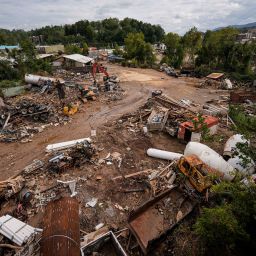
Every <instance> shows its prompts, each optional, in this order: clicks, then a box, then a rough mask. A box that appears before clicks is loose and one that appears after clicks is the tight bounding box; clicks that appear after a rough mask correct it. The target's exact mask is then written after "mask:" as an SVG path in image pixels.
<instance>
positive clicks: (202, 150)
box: [184, 142, 236, 181]
mask: <svg viewBox="0 0 256 256" xmlns="http://www.w3.org/2000/svg"><path fill="white" fill-rule="evenodd" d="M188 155H196V156H198V157H199V158H200V159H201V160H202V161H203V162H204V163H205V164H207V165H209V166H210V167H211V168H214V169H216V170H217V171H219V172H221V173H222V174H223V179H224V180H227V181H231V180H233V179H234V178H235V174H236V172H235V169H234V168H233V166H232V165H230V164H229V163H228V162H226V161H225V160H224V159H223V157H222V156H221V155H219V154H218V153H217V152H216V151H214V150H212V149H211V148H209V147H208V146H206V145H204V144H201V143H198V142H189V143H188V144H187V146H186V148H185V151H184V156H188Z"/></svg>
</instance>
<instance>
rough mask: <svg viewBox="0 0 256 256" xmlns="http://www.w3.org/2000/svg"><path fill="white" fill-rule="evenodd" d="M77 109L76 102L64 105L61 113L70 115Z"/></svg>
mask: <svg viewBox="0 0 256 256" xmlns="http://www.w3.org/2000/svg"><path fill="white" fill-rule="evenodd" d="M77 111H78V104H74V105H69V106H65V107H64V108H63V113H64V115H66V116H72V115H74V114H75V113H76V112H77Z"/></svg>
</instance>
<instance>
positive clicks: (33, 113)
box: [0, 99, 53, 142]
mask: <svg viewBox="0 0 256 256" xmlns="http://www.w3.org/2000/svg"><path fill="white" fill-rule="evenodd" d="M52 114H53V111H52V109H51V107H50V106H49V105H45V104H40V103H37V102H35V101H33V100H30V99H23V100H21V101H19V102H17V103H16V104H15V105H14V104H12V105H11V106H8V105H7V106H5V108H3V109H2V110H1V112H0V126H1V128H2V130H1V132H0V140H1V141H2V142H12V141H16V140H22V139H24V138H27V137H30V135H31V134H33V133H37V132H40V131H41V129H40V127H31V126H30V124H31V123H32V122H33V123H47V122H48V121H49V118H50V116H51V115H52Z"/></svg>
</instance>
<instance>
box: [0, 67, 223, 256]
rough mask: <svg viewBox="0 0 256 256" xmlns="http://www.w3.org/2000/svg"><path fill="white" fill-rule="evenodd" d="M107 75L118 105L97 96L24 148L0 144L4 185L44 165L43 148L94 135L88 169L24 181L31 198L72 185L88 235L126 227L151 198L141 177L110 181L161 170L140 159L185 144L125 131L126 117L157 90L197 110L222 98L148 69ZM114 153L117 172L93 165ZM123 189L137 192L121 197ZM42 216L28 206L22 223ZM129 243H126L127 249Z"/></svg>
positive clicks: (36, 222)
mask: <svg viewBox="0 0 256 256" xmlns="http://www.w3.org/2000/svg"><path fill="white" fill-rule="evenodd" d="M108 72H109V74H111V75H117V76H118V77H119V79H120V81H121V83H120V85H121V87H122V88H123V89H124V90H125V91H126V96H125V97H124V98H123V99H122V100H119V101H110V102H108V103H106V101H104V100H102V97H101V96H100V97H99V98H98V99H97V100H96V101H88V102H87V103H85V104H84V105H83V106H81V107H80V109H79V112H78V113H77V114H75V115H74V116H73V117H72V121H71V122H69V123H67V124H66V125H59V126H50V127H48V128H47V129H46V130H44V131H43V132H42V133H38V134H36V135H35V136H34V137H33V138H32V141H31V142H29V143H20V142H14V143H10V144H5V143H2V144H1V147H0V156H1V159H0V170H1V172H0V180H5V179H7V178H9V177H11V176H13V175H15V174H17V173H18V172H19V171H21V170H22V169H23V168H24V167H25V166H27V165H28V164H30V163H31V162H32V161H33V160H34V159H40V160H46V161H47V159H49V156H48V155H47V154H46V153H45V148H46V146H47V145H48V144H52V143H57V142H62V141H68V140H73V139H79V138H85V137H90V135H91V128H93V129H96V132H97V136H96V137H95V138H93V145H94V146H95V148H96V149H97V153H96V155H95V156H94V157H93V161H92V162H91V163H87V164H84V165H82V166H80V167H79V168H74V167H72V168H70V169H68V170H65V171H64V172H62V173H60V174H55V173H48V172H47V171H46V170H45V172H44V171H39V172H36V173H35V174H32V175H30V176H29V177H27V183H29V188H30V189H31V190H33V191H34V192H35V193H38V192H40V191H43V190H46V189H48V188H50V187H51V186H54V185H56V180H57V179H59V180H66V181H67V180H73V179H76V180H77V188H76V191H77V192H78V195H77V198H78V200H79V201H80V209H81V215H80V217H81V219H80V226H81V229H82V230H83V231H85V232H87V233H89V232H92V231H93V230H94V228H95V226H96V225H97V224H99V223H104V225H107V226H109V227H111V228H112V229H113V230H118V229H122V228H125V227H127V218H128V214H129V212H130V211H131V210H133V209H135V208H137V207H138V206H140V205H141V204H142V203H144V202H145V201H146V200H148V199H150V198H151V197H152V190H151V189H150V184H148V178H147V175H141V176H139V177H136V178H134V179H126V180H123V179H118V180H113V178H115V177H116V176H120V175H126V174H130V173H135V172H138V171H143V170H147V169H151V170H152V169H153V170H157V169H159V168H163V167H164V166H166V165H167V164H168V162H167V161H163V160H158V159H153V158H149V157H148V156H147V155H146V150H147V149H148V148H150V147H154V148H159V149H163V150H169V151H173V152H178V153H182V152H183V150H184V148H185V144H182V143H180V142H179V141H178V140H177V139H176V138H172V137H171V136H169V135H168V134H166V133H162V132H155V133H151V134H150V136H145V134H144V133H143V132H142V127H141V126H137V124H136V122H135V123H132V122H130V124H129V122H128V125H127V120H129V116H130V115H131V113H133V112H135V111H136V110H137V109H138V108H139V107H140V106H142V105H144V104H145V102H146V101H147V99H148V97H150V96H151V91H152V90H155V89H162V90H163V92H164V94H166V95H168V96H170V97H172V98H174V99H177V100H180V99H189V100H191V101H193V102H194V103H196V104H200V105H202V104H204V103H205V102H206V101H208V100H212V99H218V98H219V96H220V95H227V94H228V92H226V93H224V92H223V91H221V92H218V91H216V90H211V89H209V88H207V89H201V88H197V86H198V84H199V83H200V82H201V80H200V79H196V78H186V77H180V78H172V77H169V76H167V75H166V74H164V73H161V72H158V71H155V70H151V69H133V68H124V67H121V66H118V65H108ZM120 120H122V121H120ZM125 123H126V125H124V124H125ZM218 147H222V146H221V144H220V143H215V144H214V145H213V148H215V149H217V150H218ZM116 152H117V153H119V154H120V156H121V158H122V165H121V168H117V166H116V164H114V163H112V164H109V165H108V164H106V162H100V161H99V160H100V159H104V158H106V157H107V155H108V154H109V153H110V154H113V153H114V154H115V153H116ZM129 189H143V191H141V192H127V190H129ZM55 192H56V194H57V195H58V194H59V195H65V194H67V195H69V190H68V189H62V188H58V189H57V190H55ZM93 198H96V199H97V200H98V201H97V204H96V206H94V207H86V203H87V202H89V201H90V200H91V199H93ZM32 202H35V201H32ZM1 206H2V207H1V210H0V215H2V214H6V213H10V212H11V211H12V210H14V209H15V207H16V202H15V201H14V200H9V201H8V202H6V203H4V204H2V205H1ZM43 214H44V207H35V206H34V205H33V203H32V204H31V205H28V206H27V208H26V214H25V215H27V221H28V223H29V224H31V225H33V226H36V227H42V218H43ZM121 240H122V244H123V246H124V247H125V249H126V250H128V251H129V254H130V255H138V254H136V248H137V247H136V245H135V247H134V248H135V252H134V253H133V252H132V251H130V249H129V248H128V246H127V242H128V240H129V238H128V237H127V236H126V235H124V236H123V237H121ZM133 242H134V241H133ZM133 242H132V241H131V242H130V243H131V244H130V246H132V243H133ZM126 247H127V248H126ZM137 249H138V248H137ZM161 250H162V249H161V248H160V249H159V251H160V254H159V255H162V254H161ZM164 250H165V249H164ZM165 251H166V250H165ZM167 251H168V249H167ZM156 255H157V254H156Z"/></svg>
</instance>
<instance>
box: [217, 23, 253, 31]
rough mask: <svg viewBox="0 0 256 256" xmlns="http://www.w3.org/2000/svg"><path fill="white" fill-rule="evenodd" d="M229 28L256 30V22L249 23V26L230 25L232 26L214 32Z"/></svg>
mask: <svg viewBox="0 0 256 256" xmlns="http://www.w3.org/2000/svg"><path fill="white" fill-rule="evenodd" d="M227 27H232V28H237V29H250V28H256V22H252V23H247V24H243V25H230V26H226V27H219V28H216V29H214V30H220V29H223V28H227Z"/></svg>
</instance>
